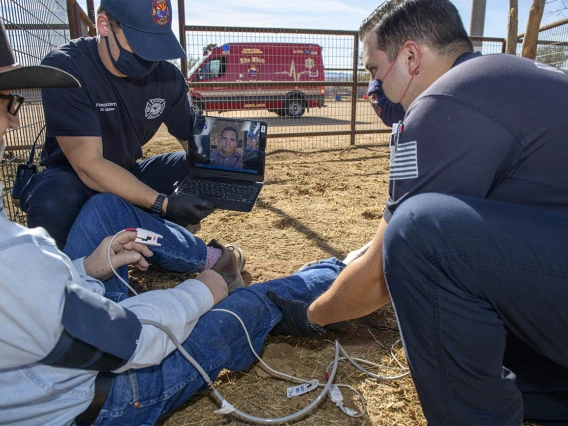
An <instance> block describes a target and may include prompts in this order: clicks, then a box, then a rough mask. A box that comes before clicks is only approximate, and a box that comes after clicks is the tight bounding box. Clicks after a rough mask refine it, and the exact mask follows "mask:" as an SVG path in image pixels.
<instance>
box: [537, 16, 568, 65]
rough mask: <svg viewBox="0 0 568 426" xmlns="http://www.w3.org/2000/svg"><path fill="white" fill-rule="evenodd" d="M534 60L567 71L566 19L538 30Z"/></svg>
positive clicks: (567, 21)
mask: <svg viewBox="0 0 568 426" xmlns="http://www.w3.org/2000/svg"><path fill="white" fill-rule="evenodd" d="M536 60H537V61H539V62H542V63H543V64H547V65H551V66H553V67H556V68H560V69H563V70H566V71H568V19H564V20H562V21H558V22H555V23H553V24H550V25H547V26H546V27H544V28H542V29H541V30H540V32H539V35H538V44H537V49H536Z"/></svg>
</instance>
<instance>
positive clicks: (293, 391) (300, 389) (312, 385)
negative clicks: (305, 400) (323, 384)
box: [286, 379, 319, 398]
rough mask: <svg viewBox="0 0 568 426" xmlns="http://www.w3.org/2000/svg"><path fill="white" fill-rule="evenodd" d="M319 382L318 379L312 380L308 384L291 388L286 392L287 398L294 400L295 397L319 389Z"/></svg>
mask: <svg viewBox="0 0 568 426" xmlns="http://www.w3.org/2000/svg"><path fill="white" fill-rule="evenodd" d="M318 386H319V381H318V380H317V379H313V380H310V381H309V382H307V383H302V384H301V385H298V386H291V387H289V388H288V389H287V390H286V396H287V397H288V398H292V397H294V396H298V395H303V394H305V393H308V392H311V391H313V390H314V389H317V387H318Z"/></svg>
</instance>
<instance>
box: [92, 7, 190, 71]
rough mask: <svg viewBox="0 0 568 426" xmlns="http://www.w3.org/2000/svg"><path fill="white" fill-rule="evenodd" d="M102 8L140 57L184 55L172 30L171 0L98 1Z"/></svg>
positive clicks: (162, 59) (154, 59) (152, 57)
mask: <svg viewBox="0 0 568 426" xmlns="http://www.w3.org/2000/svg"><path fill="white" fill-rule="evenodd" d="M101 8H102V9H103V10H104V11H105V12H107V13H108V14H109V15H110V16H111V17H113V18H114V19H116V20H117V21H118V22H119V23H120V27H121V28H122V31H123V32H124V35H125V36H126V39H127V40H128V43H129V44H130V46H131V47H132V49H134V52H136V54H137V55H138V56H140V57H141V58H142V59H146V60H147V61H165V60H167V59H177V58H185V51H184V50H183V48H182V47H181V44H179V41H178V40H177V38H176V36H175V35H174V33H173V31H172V5H171V2H170V0H101Z"/></svg>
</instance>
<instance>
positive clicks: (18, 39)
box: [0, 0, 71, 222]
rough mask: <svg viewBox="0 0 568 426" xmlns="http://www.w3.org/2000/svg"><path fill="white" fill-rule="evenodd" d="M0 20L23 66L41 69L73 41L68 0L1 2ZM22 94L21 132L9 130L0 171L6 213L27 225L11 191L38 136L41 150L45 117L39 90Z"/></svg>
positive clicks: (26, 91) (6, 0) (17, 58)
mask: <svg viewBox="0 0 568 426" xmlns="http://www.w3.org/2000/svg"><path fill="white" fill-rule="evenodd" d="M0 17H1V19H2V22H3V23H4V26H5V27H6V32H7V35H8V39H9V40H10V43H11V45H12V48H13V50H14V55H15V57H16V61H17V62H18V63H19V64H20V65H39V63H40V62H41V60H42V59H43V58H44V57H45V55H47V54H48V53H49V52H50V51H51V50H52V49H54V48H55V47H57V46H59V45H61V44H64V43H65V42H67V41H68V40H70V39H71V34H70V32H69V25H68V22H67V3H66V1H65V0H41V1H29V0H0ZM20 94H22V95H23V96H24V97H25V99H26V101H25V104H24V106H23V107H22V108H21V110H20V128H19V129H16V130H9V131H8V132H7V133H6V135H5V136H4V140H5V143H6V152H5V154H4V159H3V160H2V162H1V163H0V169H1V174H2V199H3V201H4V207H5V209H6V213H7V214H8V217H9V218H10V219H13V220H18V221H19V222H23V221H24V218H23V214H22V213H21V211H20V210H19V209H18V208H17V206H16V205H15V204H14V201H13V200H12V197H11V196H10V191H11V189H12V185H13V182H14V176H15V173H16V170H17V167H18V164H20V163H25V162H26V161H27V160H28V157H29V154H30V148H31V147H32V145H33V142H34V141H35V140H36V138H38V136H39V138H38V142H39V144H40V147H39V149H41V145H42V143H43V140H44V136H43V135H42V134H40V133H42V132H43V128H44V116H43V108H42V106H41V97H40V91H39V90H21V91H20ZM36 158H37V156H36Z"/></svg>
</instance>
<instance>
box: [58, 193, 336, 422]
mask: <svg viewBox="0 0 568 426" xmlns="http://www.w3.org/2000/svg"><path fill="white" fill-rule="evenodd" d="M127 227H142V228H145V229H148V230H151V231H153V232H157V233H159V234H161V235H163V237H164V238H163V239H162V240H161V241H162V246H161V247H152V250H153V252H154V256H153V257H152V258H150V259H149V260H150V261H151V262H152V263H155V264H158V265H161V266H162V267H165V268H167V269H170V270H175V271H181V272H193V271H194V270H200V269H202V267H203V264H204V263H205V250H206V249H205V245H204V244H203V242H201V241H200V240H197V239H196V238H195V237H193V236H192V235H191V234H190V233H189V232H187V231H186V230H185V229H184V228H181V227H179V226H177V225H175V224H173V223H170V222H167V221H164V220H162V219H158V218H155V217H154V216H152V215H150V214H148V213H145V212H143V211H142V210H140V209H138V208H136V207H134V206H132V205H131V204H129V203H126V202H124V201H123V200H121V199H120V198H119V197H116V196H114V195H110V194H100V195H97V196H95V197H93V198H91V199H90V200H89V201H88V202H87V203H86V204H85V207H84V208H83V210H82V211H81V213H80V215H79V217H78V218H77V220H76V221H75V223H74V225H73V227H72V229H71V232H70V233H69V239H68V241H67V245H66V247H65V253H66V254H67V255H68V256H69V257H70V258H71V259H75V258H78V257H81V256H86V255H88V254H90V253H92V252H93V251H94V250H95V248H96V247H97V246H98V245H99V243H100V242H101V241H102V240H103V239H104V238H105V237H106V236H108V235H112V234H114V233H116V232H118V231H119V230H121V229H124V228H127ZM194 251H195V253H197V255H193V254H192V253H194ZM344 266H345V265H344V264H343V263H342V262H340V261H339V260H337V259H333V258H332V259H327V260H323V261H321V262H319V263H317V264H314V265H312V266H310V267H308V268H306V269H304V270H302V271H301V272H299V273H297V274H295V275H292V276H289V277H286V278H282V279H277V280H272V281H268V282H265V283H262V284H254V285H251V286H249V287H245V288H240V289H237V290H235V291H234V292H232V293H231V294H230V295H229V297H228V298H227V299H225V300H223V301H222V302H221V303H219V304H218V305H216V306H215V307H216V308H220V309H227V310H229V311H232V312H234V313H236V314H237V315H239V317H240V318H241V319H242V320H243V322H244V323H245V325H246V327H247V330H248V332H249V335H250V337H251V340H252V342H253V346H254V348H255V351H257V353H258V352H260V351H261V349H262V346H263V344H264V340H265V338H266V336H267V335H268V333H269V332H270V331H271V330H272V328H273V327H274V325H276V324H277V323H278V322H279V321H280V319H281V317H282V313H281V312H280V310H279V309H278V308H276V307H275V306H274V305H273V304H272V302H271V301H270V299H268V297H267V296H266V293H267V292H268V291H273V292H275V293H276V294H279V295H280V296H283V297H286V298H289V299H297V300H303V301H306V302H311V301H312V300H314V299H315V298H317V297H318V296H319V295H320V294H322V293H323V292H324V291H325V290H327V289H328V288H329V286H330V285H331V284H332V283H333V281H334V280H335V278H336V277H337V275H338V274H339V272H340V271H341V270H342V269H343V268H344ZM119 273H120V274H121V275H122V276H123V277H124V278H125V279H128V271H127V267H123V268H120V271H119ZM104 285H105V288H106V291H107V293H106V296H107V297H109V298H110V299H112V300H114V301H120V300H122V299H124V298H125V297H127V294H128V290H127V289H126V287H125V286H124V284H122V283H121V282H120V281H119V280H118V279H116V278H111V279H109V280H107V281H105V282H104ZM183 346H184V348H185V349H186V350H187V351H188V352H189V354H190V355H191V356H193V357H194V358H195V360H196V361H197V362H198V363H199V364H200V365H201V366H202V367H203V368H204V369H205V371H207V373H208V374H209V376H210V377H211V379H212V380H215V378H216V377H217V376H218V375H219V373H220V372H221V370H222V369H224V368H227V369H230V370H233V371H240V370H244V369H245V368H247V367H248V366H249V365H250V364H252V363H253V362H254V360H255V358H254V355H253V354H252V352H251V350H250V347H249V345H248V342H247V340H246V336H245V334H244V332H243V329H242V327H241V325H240V323H239V322H238V321H237V319H236V318H234V317H233V316H232V315H229V314H227V313H224V312H208V313H206V314H205V315H203V316H202V317H201V318H200V319H199V321H198V323H197V324H196V326H195V328H194V329H193V331H192V332H191V335H190V336H189V338H188V339H187V340H186V341H185V342H184V343H183ZM206 388H207V386H206V384H205V382H204V380H203V378H202V377H201V376H200V375H199V373H198V372H197V371H196V370H195V369H194V368H193V366H192V365H191V364H190V363H189V362H188V361H187V360H186V359H185V358H184V357H183V356H182V355H181V354H180V353H179V351H174V352H172V353H171V354H170V355H169V356H168V357H166V358H165V359H164V360H163V361H162V363H161V364H160V365H156V366H153V367H147V368H143V369H139V370H129V371H127V372H124V373H122V374H118V375H116V377H115V378H114V379H113V382H112V386H111V389H110V392H109V394H108V396H107V399H106V401H105V404H104V406H103V408H102V410H101V412H100V413H99V416H98V417H97V420H96V422H95V423H94V424H96V425H121V426H124V425H132V426H139V425H154V424H156V423H157V422H158V421H159V419H160V418H162V417H164V416H165V415H167V414H168V413H171V412H173V411H174V410H175V409H176V408H178V407H179V406H180V405H182V404H184V403H185V402H187V400H188V399H189V398H190V397H191V396H192V395H193V394H194V393H196V392H198V391H201V390H205V389H206ZM135 403H139V404H136V405H137V408H134V404H135Z"/></svg>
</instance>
